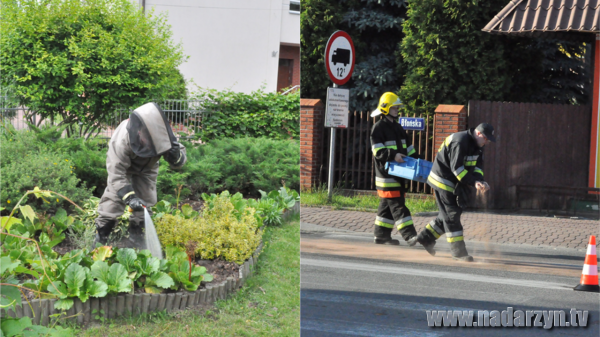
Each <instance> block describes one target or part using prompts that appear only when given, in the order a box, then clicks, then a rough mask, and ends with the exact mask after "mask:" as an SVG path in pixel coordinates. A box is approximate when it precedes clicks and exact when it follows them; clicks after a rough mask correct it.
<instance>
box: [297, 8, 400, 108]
mask: <svg viewBox="0 0 600 337" xmlns="http://www.w3.org/2000/svg"><path fill="white" fill-rule="evenodd" d="M405 17H406V2H405V1H404V0H362V1H359V0H350V1H344V2H340V3H338V2H331V1H324V0H310V1H305V2H303V3H302V13H301V17H300V22H301V34H302V35H301V38H300V42H301V45H302V56H301V57H302V70H301V72H302V74H301V81H302V97H306V98H320V99H321V100H323V101H325V96H326V89H327V87H328V86H331V80H330V79H329V77H328V76H327V73H326V71H325V65H324V63H323V62H324V54H325V47H326V44H327V40H328V39H329V37H330V36H331V34H333V33H334V32H335V31H337V30H344V31H346V32H347V33H348V34H350V36H351V37H352V40H353V42H354V47H355V51H356V65H355V67H354V73H353V74H352V79H351V80H350V81H349V82H348V83H347V84H346V85H344V86H343V87H347V88H350V90H351V91H350V94H351V101H350V108H351V109H352V110H371V109H373V108H374V107H375V106H376V105H377V101H378V100H379V96H381V94H383V93H384V92H386V91H396V90H397V88H398V87H399V83H401V81H402V74H403V69H404V66H403V62H402V59H401V58H397V57H396V56H395V55H396V54H397V52H398V48H399V46H398V44H399V42H400V41H401V40H402V37H403V34H402V23H403V22H404V19H405Z"/></svg>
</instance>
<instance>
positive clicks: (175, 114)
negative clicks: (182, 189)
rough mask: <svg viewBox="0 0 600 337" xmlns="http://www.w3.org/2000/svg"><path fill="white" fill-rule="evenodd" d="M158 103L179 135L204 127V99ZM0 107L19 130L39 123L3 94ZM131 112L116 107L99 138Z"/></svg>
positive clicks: (7, 121)
mask: <svg viewBox="0 0 600 337" xmlns="http://www.w3.org/2000/svg"><path fill="white" fill-rule="evenodd" d="M157 104H158V105H159V106H160V107H161V109H162V110H163V112H164V113H165V115H166V117H167V119H168V120H169V121H170V122H171V127H172V129H173V132H174V133H175V135H176V136H177V137H179V138H184V139H185V138H191V137H192V136H193V135H194V133H195V132H196V130H198V129H200V128H201V127H202V117H203V116H204V113H203V111H202V110H201V108H200V107H201V101H199V100H178V99H171V100H163V101H158V102H157ZM0 110H1V116H2V124H3V125H5V126H7V124H11V125H12V126H13V127H14V128H15V129H16V130H28V129H29V125H28V123H32V124H34V125H38V123H39V122H40V119H39V116H37V115H36V114H35V113H31V111H30V110H29V109H28V108H26V107H22V106H18V105H16V104H14V103H12V102H11V101H10V100H9V99H8V97H6V96H0ZM130 113H131V110H129V109H117V110H116V111H115V112H114V113H113V116H112V117H111V118H110V122H108V123H104V124H102V126H101V128H100V130H99V132H98V133H95V134H94V136H95V137H96V138H99V139H110V137H111V136H112V134H113V131H114V130H115V129H116V128H117V127H118V126H119V124H121V122H122V121H124V120H125V119H127V118H129V114H130ZM49 124H52V121H50V120H49V119H45V120H43V121H41V123H39V125H38V126H44V125H49ZM54 124H55V125H56V124H58V121H54ZM0 132H4V128H0Z"/></svg>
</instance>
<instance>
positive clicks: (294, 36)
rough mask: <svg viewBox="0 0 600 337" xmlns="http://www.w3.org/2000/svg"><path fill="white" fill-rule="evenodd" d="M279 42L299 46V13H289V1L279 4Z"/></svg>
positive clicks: (285, 0)
mask: <svg viewBox="0 0 600 337" xmlns="http://www.w3.org/2000/svg"><path fill="white" fill-rule="evenodd" d="M280 40H281V43H283V44H286V45H294V46H300V14H290V2H289V0H284V1H283V5H282V6H281V39H280Z"/></svg>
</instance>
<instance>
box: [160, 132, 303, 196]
mask: <svg viewBox="0 0 600 337" xmlns="http://www.w3.org/2000/svg"><path fill="white" fill-rule="evenodd" d="M185 145H186V149H187V153H188V162H187V163H186V164H185V166H184V167H183V169H182V170H181V171H173V170H171V169H170V168H169V165H168V164H167V163H165V162H163V163H161V166H160V169H159V174H158V199H159V200H160V199H166V200H169V195H174V191H175V190H176V189H177V188H178V186H179V185H181V184H183V185H185V186H184V189H182V193H181V196H180V197H181V198H185V197H187V196H188V195H190V194H192V195H199V194H200V193H203V192H205V193H216V192H221V191H224V190H228V191H230V192H231V193H236V192H240V193H242V194H244V195H245V196H256V197H259V196H260V193H259V192H258V190H263V191H272V190H277V189H279V188H280V187H281V186H282V185H284V184H285V186H287V187H289V188H291V189H294V190H298V189H299V187H300V172H299V171H298V165H299V164H300V148H299V144H298V142H297V141H295V140H273V139H267V138H237V139H223V140H214V141H211V142H209V143H208V144H206V145H201V146H192V145H191V144H189V143H187V144H185ZM161 161H162V159H161ZM171 198H172V197H171ZM169 201H172V200H169Z"/></svg>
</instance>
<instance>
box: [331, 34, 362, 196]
mask: <svg viewBox="0 0 600 337" xmlns="http://www.w3.org/2000/svg"><path fill="white" fill-rule="evenodd" d="M355 58H356V56H355V53H354V43H352V39H351V38H350V35H348V34H347V33H346V32H343V31H341V30H338V31H337V32H335V33H333V34H332V35H331V36H330V37H329V41H327V47H326V48H325V68H326V70H327V75H329V78H330V79H331V81H333V83H334V84H333V88H334V90H329V89H328V91H327V112H326V118H325V127H330V128H331V139H330V142H329V143H330V144H329V176H328V181H327V197H328V199H329V200H331V197H332V195H333V171H334V170H333V168H334V164H335V134H336V132H335V129H336V128H346V127H348V102H349V99H350V93H349V90H343V89H338V90H335V89H337V88H338V85H343V84H345V83H346V82H348V81H349V80H350V78H351V76H352V72H353V71H354V63H355ZM330 93H331V94H332V96H333V97H330ZM330 100H331V101H330Z"/></svg>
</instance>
